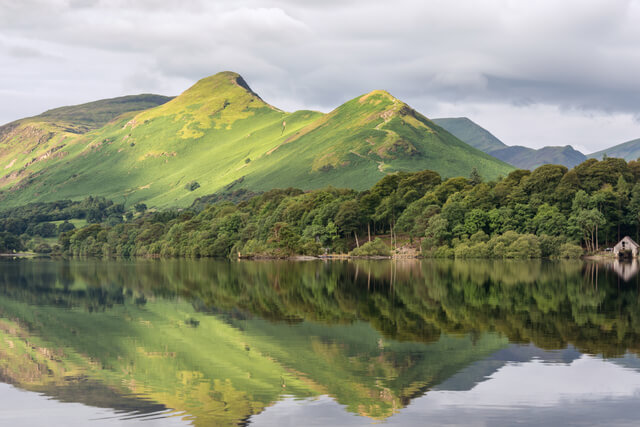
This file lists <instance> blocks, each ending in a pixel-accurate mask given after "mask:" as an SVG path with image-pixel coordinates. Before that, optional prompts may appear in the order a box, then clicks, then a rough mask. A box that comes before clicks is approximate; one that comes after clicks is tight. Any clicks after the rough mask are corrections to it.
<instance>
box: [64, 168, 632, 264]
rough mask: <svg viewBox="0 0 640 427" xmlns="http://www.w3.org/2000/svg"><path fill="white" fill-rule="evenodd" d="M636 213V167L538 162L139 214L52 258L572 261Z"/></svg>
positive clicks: (92, 230) (71, 238) (86, 233)
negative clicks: (507, 169)
mask: <svg viewBox="0 0 640 427" xmlns="http://www.w3.org/2000/svg"><path fill="white" fill-rule="evenodd" d="M639 214H640V163H638V162H636V161H632V162H629V163H627V162H625V161H624V160H622V159H614V158H607V159H604V160H602V161H598V160H596V159H590V160H587V161H586V162H584V163H582V164H580V165H579V166H576V167H575V168H574V169H572V170H570V171H569V170H567V168H566V167H564V166H559V165H545V166H541V167H539V168H537V169H536V170H534V171H532V172H530V171H525V170H516V171H513V172H511V173H510V174H509V175H508V176H507V177H505V178H503V179H499V180H497V181H492V182H483V180H482V178H481V177H480V176H479V175H478V174H477V172H475V171H474V172H473V173H472V174H471V176H470V177H469V178H463V177H459V178H450V179H447V180H444V181H443V180H442V179H441V177H440V176H439V175H438V174H437V173H435V172H432V171H422V172H416V173H404V172H400V173H396V174H392V175H387V176H386V177H384V178H383V179H381V180H380V181H379V182H378V183H377V184H376V185H374V186H373V187H372V188H371V189H370V190H367V191H361V192H359V191H355V190H345V189H336V188H325V189H322V190H314V191H308V192H303V191H301V190H297V189H292V188H289V189H284V190H272V191H268V192H266V193H264V194H261V195H257V196H253V197H251V198H250V199H248V200H244V201H240V202H239V203H232V202H228V201H221V202H217V203H214V204H212V205H207V206H206V207H205V208H203V209H202V210H198V209H195V208H191V209H186V210H182V211H179V210H170V211H162V212H147V213H144V214H142V215H139V216H138V217H136V218H132V219H131V220H126V221H124V222H121V223H117V224H107V223H101V224H94V225H90V226H88V227H86V228H83V229H80V230H70V231H68V232H65V233H63V234H62V235H61V237H60V251H61V252H63V253H66V254H71V255H89V256H160V257H176V256H185V257H217V256H219V257H226V256H232V257H236V256H237V255H241V256H248V257H250V256H267V257H286V256H290V255H293V254H305V255H318V254H322V253H326V252H333V253H345V252H348V251H350V250H353V249H354V248H355V247H356V246H360V248H359V252H360V253H364V254H366V255H387V254H389V253H390V250H392V249H395V248H396V247H398V246H400V245H403V244H407V245H410V244H413V245H416V246H417V245H420V248H421V250H422V254H423V255H425V256H434V257H454V256H455V257H459V258H470V257H479V258H486V257H494V258H539V257H576V256H579V255H581V254H582V253H583V248H584V249H586V250H587V251H589V252H593V251H597V250H598V249H599V248H600V247H601V246H603V245H612V244H613V243H614V242H616V241H617V240H618V238H619V237H621V236H624V235H625V234H629V235H631V236H637V235H638V226H639V221H640V216H639ZM377 235H385V238H384V242H380V241H378V242H376V241H375V236H377ZM370 240H371V242H370V243H368V242H369V241H370ZM364 242H367V243H366V245H363V243H364ZM381 243H385V244H381ZM579 245H581V246H582V247H580V246H579ZM357 252H358V251H357Z"/></svg>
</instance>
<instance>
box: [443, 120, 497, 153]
mask: <svg viewBox="0 0 640 427" xmlns="http://www.w3.org/2000/svg"><path fill="white" fill-rule="evenodd" d="M433 122H434V123H435V124H437V125H438V126H441V127H443V128H445V129H446V130H447V131H449V132H451V133H452V134H453V135H455V136H456V137H457V138H459V139H460V140H461V141H464V142H466V143H467V144H469V145H470V146H472V147H475V148H477V149H478V150H481V151H484V152H485V153H489V152H491V151H496V150H501V149H503V148H508V145H506V144H505V143H504V142H502V141H500V140H499V139H498V138H496V137H495V136H494V135H493V134H492V133H491V132H489V131H488V130H486V129H484V128H483V127H481V126H479V125H478V124H476V123H475V122H473V121H472V120H471V119H468V118H466V117H453V118H444V119H433Z"/></svg>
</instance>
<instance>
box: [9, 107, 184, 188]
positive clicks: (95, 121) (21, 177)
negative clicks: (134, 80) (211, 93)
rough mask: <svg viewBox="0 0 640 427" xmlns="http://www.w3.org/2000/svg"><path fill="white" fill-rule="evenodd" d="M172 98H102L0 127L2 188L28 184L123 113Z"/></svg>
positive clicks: (143, 108) (145, 108)
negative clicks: (83, 138)
mask: <svg viewBox="0 0 640 427" xmlns="http://www.w3.org/2000/svg"><path fill="white" fill-rule="evenodd" d="M170 99H171V98H170V97H166V96H160V95H132V96H123V97H120V98H113V99H103V100H100V101H95V102H90V103H87V104H81V105H73V106H69V107H61V108H56V109H53V110H49V111H46V112H44V113H42V114H40V115H38V116H35V117H29V118H26V119H21V120H16V121H15V122H11V123H8V124H6V125H4V126H0V187H3V186H11V185H16V184H18V183H21V184H20V185H17V188H21V187H22V186H25V185H27V183H28V181H29V176H31V175H32V174H34V173H35V172H37V171H39V170H41V169H43V168H44V167H46V165H47V164H48V163H51V162H52V160H54V159H58V158H62V157H65V156H67V154H68V152H67V151H66V150H65V148H66V147H67V146H68V145H69V144H70V143H71V142H72V141H74V140H76V139H78V138H80V137H81V136H82V135H83V134H86V133H87V132H90V131H92V130H95V129H98V128H101V127H102V126H104V125H105V124H107V123H108V122H110V121H111V120H113V119H114V118H116V117H118V116H120V115H121V114H124V113H127V112H131V111H141V110H147V109H149V108H152V107H155V106H157V105H161V104H163V103H165V102H167V101H169V100H170Z"/></svg>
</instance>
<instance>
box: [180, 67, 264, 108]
mask: <svg viewBox="0 0 640 427" xmlns="http://www.w3.org/2000/svg"><path fill="white" fill-rule="evenodd" d="M235 88H240V89H242V90H243V91H244V92H248V93H249V94H251V96H254V97H256V98H258V99H260V101H262V98H260V96H259V95H258V94H257V93H255V92H254V91H253V89H251V87H250V86H249V85H248V84H247V82H246V80H245V79H244V78H243V77H242V76H241V75H240V74H238V73H236V72H234V71H221V72H219V73H216V74H214V75H212V76H209V77H205V78H203V79H200V80H198V81H197V82H196V84H194V85H193V86H191V87H190V88H189V89H187V90H186V91H185V92H184V93H183V94H182V95H180V96H183V95H191V94H192V95H196V96H210V95H212V94H215V93H216V92H220V91H223V90H224V91H226V90H233V89H235ZM236 92H237V91H236Z"/></svg>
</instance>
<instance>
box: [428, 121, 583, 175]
mask: <svg viewBox="0 0 640 427" xmlns="http://www.w3.org/2000/svg"><path fill="white" fill-rule="evenodd" d="M433 121H434V122H435V123H439V124H440V125H441V126H443V127H444V128H445V129H447V130H448V131H449V132H451V133H452V134H454V135H455V136H457V137H458V138H459V139H461V140H462V141H464V142H466V143H467V144H469V145H471V146H472V147H475V148H478V149H479V150H482V151H484V152H485V153H487V154H489V155H491V156H493V157H496V158H498V159H500V160H502V161H504V162H506V163H508V164H511V165H513V166H515V167H517V168H519V169H529V170H533V169H535V168H537V167H539V166H542V165H544V164H560V165H564V166H566V167H568V168H569V169H571V168H573V167H574V166H577V165H579V164H580V163H582V162H583V161H585V160H587V156H585V155H584V154H583V153H581V152H579V151H578V150H576V149H575V148H573V147H572V146H570V145H565V146H545V147H542V148H539V149H534V148H529V147H524V146H521V145H507V144H505V143H504V142H502V141H501V140H499V139H498V138H497V137H495V136H494V135H493V134H492V133H491V132H489V131H488V130H486V129H484V128H483V127H482V126H480V125H478V124H477V123H475V122H473V121H472V120H471V119H469V118H467V117H451V118H438V119H433Z"/></svg>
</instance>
